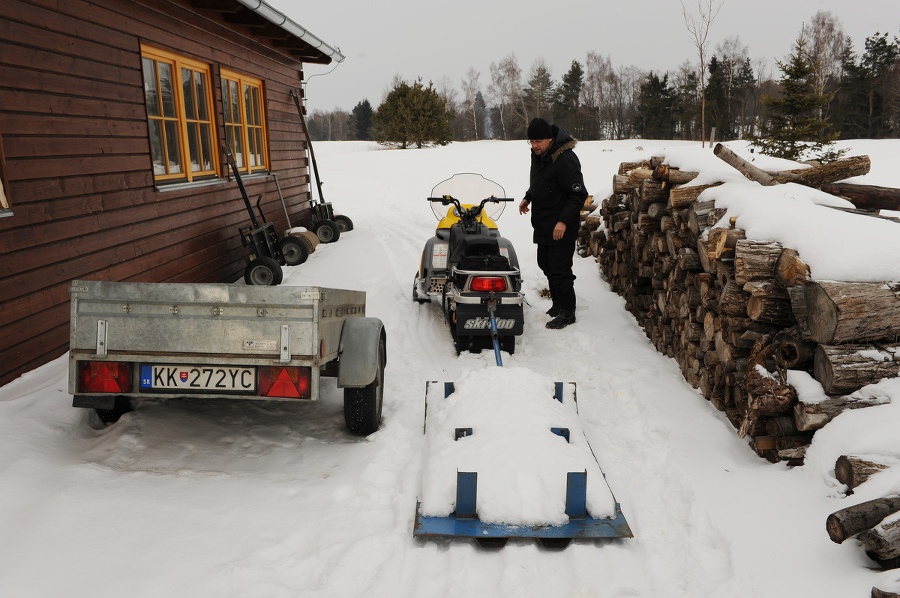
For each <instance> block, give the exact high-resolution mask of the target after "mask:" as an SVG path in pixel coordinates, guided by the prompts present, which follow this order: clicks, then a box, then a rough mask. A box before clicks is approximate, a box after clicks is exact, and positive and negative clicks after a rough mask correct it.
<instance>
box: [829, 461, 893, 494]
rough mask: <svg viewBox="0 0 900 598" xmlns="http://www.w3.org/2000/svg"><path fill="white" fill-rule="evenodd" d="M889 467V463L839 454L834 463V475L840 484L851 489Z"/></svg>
mask: <svg viewBox="0 0 900 598" xmlns="http://www.w3.org/2000/svg"><path fill="white" fill-rule="evenodd" d="M889 467H890V465H888V464H886V463H879V462H877V461H871V460H869V459H863V458H862V457H854V456H852V455H841V456H840V457H838V460H837V461H836V462H835V464H834V477H835V478H837V481H839V482H840V483H841V484H844V485H845V486H847V488H849V489H850V490H853V489H854V488H856V487H857V486H859V485H860V484H862V483H863V482H865V481H866V480H868V479H869V478H870V477H871V476H872V475H874V474H876V473H878V472H879V471H884V470H885V469H887V468H889Z"/></svg>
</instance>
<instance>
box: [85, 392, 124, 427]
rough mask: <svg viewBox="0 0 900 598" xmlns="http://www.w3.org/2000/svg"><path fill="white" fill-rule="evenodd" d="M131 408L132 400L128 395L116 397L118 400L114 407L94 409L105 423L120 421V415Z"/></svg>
mask: <svg viewBox="0 0 900 598" xmlns="http://www.w3.org/2000/svg"><path fill="white" fill-rule="evenodd" d="M131 410H132V408H131V401H130V400H129V399H128V397H116V402H115V404H114V405H113V408H112V409H94V412H95V413H96V414H97V417H99V418H100V421H102V422H103V423H104V424H114V423H116V422H117V421H119V418H120V417H122V416H123V415H125V414H126V413H128V412H129V411H131Z"/></svg>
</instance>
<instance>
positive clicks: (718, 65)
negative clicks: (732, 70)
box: [706, 56, 734, 141]
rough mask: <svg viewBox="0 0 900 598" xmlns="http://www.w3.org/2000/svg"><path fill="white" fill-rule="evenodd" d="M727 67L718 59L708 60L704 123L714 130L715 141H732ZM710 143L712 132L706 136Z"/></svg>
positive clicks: (714, 57)
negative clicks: (705, 116)
mask: <svg viewBox="0 0 900 598" xmlns="http://www.w3.org/2000/svg"><path fill="white" fill-rule="evenodd" d="M729 78H730V77H729V76H728V71H727V67H726V65H725V64H723V63H722V62H721V61H720V60H719V59H718V57H716V56H713V57H712V58H710V60H709V79H707V81H706V110H707V118H706V123H707V124H708V125H709V126H710V127H715V129H716V140H722V139H733V138H734V132H733V131H732V128H731V110H730V107H731V103H730V102H729V98H730V97H731V89H730V88H729ZM707 138H708V139H710V141H712V139H713V137H712V130H710V135H708V136H707Z"/></svg>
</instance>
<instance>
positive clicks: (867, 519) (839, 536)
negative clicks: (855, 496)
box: [825, 496, 900, 544]
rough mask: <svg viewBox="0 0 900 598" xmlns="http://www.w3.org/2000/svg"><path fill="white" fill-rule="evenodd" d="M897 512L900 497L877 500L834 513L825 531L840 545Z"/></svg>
mask: <svg viewBox="0 0 900 598" xmlns="http://www.w3.org/2000/svg"><path fill="white" fill-rule="evenodd" d="M897 511H900V496H885V497H884V498H876V499H875V500H870V501H866V502H864V503H861V504H858V505H853V506H852V507H847V508H846V509H841V510H840V511H837V512H834V513H832V514H831V515H829V516H828V519H826V520H825V529H826V530H827V531H828V536H829V537H830V538H831V540H832V542H835V543H837V544H840V543H841V542H843V541H844V540H846V539H847V538H850V537H852V536H855V535H856V534H858V533H859V532H861V531H864V530H867V529H869V528H872V527H874V526H876V525H878V524H879V523H881V520H882V519H884V518H885V517H887V516H888V515H891V514H893V513H896V512H897Z"/></svg>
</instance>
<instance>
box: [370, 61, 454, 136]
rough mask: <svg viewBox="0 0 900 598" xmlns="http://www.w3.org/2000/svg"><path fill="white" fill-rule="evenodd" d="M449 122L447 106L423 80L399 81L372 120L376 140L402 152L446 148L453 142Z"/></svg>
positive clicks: (430, 85) (431, 86) (429, 84)
mask: <svg viewBox="0 0 900 598" xmlns="http://www.w3.org/2000/svg"><path fill="white" fill-rule="evenodd" d="M450 121H451V117H450V114H449V113H448V112H447V106H446V103H445V102H444V100H442V99H441V97H440V95H439V94H438V93H437V91H435V89H434V86H433V85H432V84H431V83H430V82H429V83H428V86H427V87H426V86H424V85H422V79H421V77H420V78H419V79H418V80H417V81H416V82H415V83H413V84H412V85H409V84H408V83H406V82H405V81H398V82H396V83H395V84H394V88H393V89H392V90H391V91H390V92H389V93H388V95H387V97H386V98H385V99H384V102H382V103H381V105H380V106H379V107H378V111H377V112H376V113H375V115H374V116H373V117H372V122H373V123H374V124H375V139H376V140H377V141H378V142H379V143H383V144H391V143H396V144H397V145H399V146H400V147H401V148H403V149H406V148H407V147H409V145H410V144H415V146H416V147H418V148H421V147H424V146H426V145H431V144H437V145H447V144H448V143H450V141H452V140H453V131H452V129H451V127H450Z"/></svg>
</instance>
